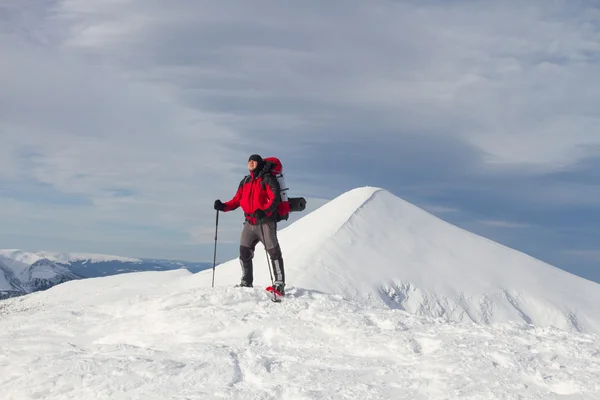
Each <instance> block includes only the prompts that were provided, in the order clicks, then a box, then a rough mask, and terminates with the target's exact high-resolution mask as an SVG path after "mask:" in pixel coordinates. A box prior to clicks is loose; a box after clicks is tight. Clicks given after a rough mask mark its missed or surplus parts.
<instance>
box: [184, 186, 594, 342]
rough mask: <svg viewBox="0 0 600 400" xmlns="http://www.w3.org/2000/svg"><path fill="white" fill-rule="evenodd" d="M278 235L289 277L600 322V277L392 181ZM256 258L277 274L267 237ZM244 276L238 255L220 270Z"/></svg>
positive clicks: (435, 307) (332, 289)
mask: <svg viewBox="0 0 600 400" xmlns="http://www.w3.org/2000/svg"><path fill="white" fill-rule="evenodd" d="M232 214H233V213H232ZM224 218H240V215H235V216H234V215H231V214H230V215H227V216H224ZM279 238H280V242H281V246H282V250H283V254H284V265H285V268H286V278H287V283H288V285H292V286H296V287H303V288H310V289H315V290H319V291H323V292H327V293H335V294H341V295H344V296H346V297H348V298H352V299H356V300H361V301H367V302H370V303H373V304H379V305H382V306H390V307H398V308H402V309H405V310H407V311H409V312H412V313H415V314H421V315H427V316H439V317H443V318H445V319H447V320H452V321H463V320H472V321H475V322H478V323H485V324H487V323H495V322H500V321H511V320H517V321H526V322H531V323H533V324H536V325H542V326H547V325H553V326H557V327H559V328H563V329H571V330H580V331H594V332H600V307H598V304H600V285H598V284H597V283H594V282H591V281H588V280H585V279H583V278H580V277H577V276H575V275H573V274H570V273H568V272H565V271H563V270H561V269H558V268H556V267H553V266H551V265H548V264H546V263H544V262H541V261H539V260H537V259H534V258H532V257H530V256H528V255H526V254H523V253H522V252H519V251H516V250H513V249H510V248H508V247H506V246H503V245H500V244H498V243H496V242H493V241H491V240H488V239H486V238H483V237H481V236H478V235H476V234H473V233H471V232H468V231H465V230H464V229H461V228H459V227H457V226H454V225H452V224H450V223H447V222H445V221H443V220H441V219H440V218H438V217H436V216H434V215H432V214H430V213H428V212H426V211H424V210H422V209H420V208H418V207H416V206H415V205H413V204H411V203H409V202H407V201H405V200H403V199H400V198H398V197H397V196H395V195H393V194H392V193H390V192H389V191H387V190H383V189H379V188H359V189H355V190H351V191H349V192H347V193H344V194H343V195H341V196H339V197H338V198H336V199H334V200H332V201H331V202H329V203H327V204H326V205H324V206H322V207H321V208H319V209H317V210H315V211H314V212H312V213H310V214H308V215H306V216H304V217H303V218H301V219H299V220H298V221H297V222H295V223H293V224H291V225H290V226H288V227H287V228H285V229H283V230H282V231H280V232H279ZM254 260H255V271H254V274H255V284H256V285H267V284H270V275H269V270H268V266H267V263H266V255H265V252H264V250H263V248H262V246H261V245H260V244H259V246H258V248H257V251H256V252H255V259H254ZM211 277H212V271H204V272H201V273H199V274H198V276H197V277H196V279H197V280H198V282H197V283H198V284H199V285H210V279H211ZM239 278H240V266H239V262H238V260H231V261H229V262H226V263H224V264H222V265H220V266H219V267H218V269H217V270H216V283H217V284H220V285H231V284H235V283H237V282H238V281H239Z"/></svg>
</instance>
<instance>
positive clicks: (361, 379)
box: [0, 270, 600, 400]
mask: <svg viewBox="0 0 600 400" xmlns="http://www.w3.org/2000/svg"><path fill="white" fill-rule="evenodd" d="M196 281H197V279H196V277H195V276H192V275H190V273H189V272H188V271H186V270H176V271H169V272H142V273H135V274H126V275H115V276H110V277H105V278H95V279H86V280H79V281H71V282H67V283H64V284H62V285H59V286H56V287H54V288H51V289H49V290H47V291H44V292H38V293H34V294H31V295H28V296H24V297H19V298H15V299H10V300H7V301H3V302H0V321H1V322H0V324H1V325H0V327H1V329H0V387H1V388H2V398H3V399H7V400H30V399H40V398H43V399H45V400H58V399H61V400H62V399H92V398H93V399H116V400H119V399H148V400H159V399H160V400H164V399H218V398H222V399H244V400H245V399H328V400H330V399H417V400H418V399H522V400H529V399H532V400H533V399H544V400H554V399H571V400H573V399H579V400H588V399H589V400H591V399H598V398H600V344H599V343H600V340H599V339H600V337H599V336H598V335H590V334H582V333H568V332H566V331H560V330H557V329H551V328H534V327H531V326H529V325H527V324H500V325H498V326H496V327H490V326H485V325H475V324H472V323H466V322H465V323H445V322H443V321H442V320H439V319H438V320H436V319H432V318H429V317H420V316H414V315H412V314H409V313H407V312H404V311H401V310H398V309H390V308H384V307H376V306H373V305H369V304H368V303H359V302H354V301H349V300H344V299H343V298H341V297H340V296H336V295H329V294H324V293H320V292H317V291H314V290H310V289H308V288H296V289H292V290H290V293H289V295H288V297H287V298H286V299H285V300H284V301H283V302H282V303H280V304H274V303H272V302H270V301H269V299H268V294H267V293H266V292H265V291H264V290H262V289H261V288H254V289H246V288H244V289H238V288H233V287H223V286H219V287H215V288H211V287H197V285H196V284H195V283H196Z"/></svg>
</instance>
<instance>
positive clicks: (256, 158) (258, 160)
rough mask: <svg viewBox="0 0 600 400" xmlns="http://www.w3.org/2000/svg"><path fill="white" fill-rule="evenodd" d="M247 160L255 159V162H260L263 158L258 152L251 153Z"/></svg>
mask: <svg viewBox="0 0 600 400" xmlns="http://www.w3.org/2000/svg"><path fill="white" fill-rule="evenodd" d="M248 161H256V162H257V163H259V164H260V163H262V161H263V159H262V157H261V156H259V155H258V154H252V155H251V156H250V157H249V158H248Z"/></svg>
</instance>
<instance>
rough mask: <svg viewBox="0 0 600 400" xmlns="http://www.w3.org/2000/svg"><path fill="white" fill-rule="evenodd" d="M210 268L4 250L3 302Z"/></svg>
mask: <svg viewBox="0 0 600 400" xmlns="http://www.w3.org/2000/svg"><path fill="white" fill-rule="evenodd" d="M207 268H212V263H208V262H188V261H181V260H165V259H145V258H129V257H119V256H112V255H106V254H86V253H54V252H46V251H40V252H28V251H24V250H18V249H5V250H0V299H5V298H8V297H16V296H22V295H24V294H27V293H32V292H36V291H40V290H45V289H48V288H50V287H52V286H55V285H58V284H60V283H63V282H66V281H70V280H74V279H85V278H96V277H102V276H109V275H117V274H123V273H128V272H141V271H168V270H174V269H187V270H188V271H190V272H193V273H196V272H199V271H202V270H204V269H207Z"/></svg>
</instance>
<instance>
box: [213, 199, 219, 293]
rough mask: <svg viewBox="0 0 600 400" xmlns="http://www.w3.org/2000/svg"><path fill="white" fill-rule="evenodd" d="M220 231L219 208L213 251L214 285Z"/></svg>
mask: <svg viewBox="0 0 600 400" xmlns="http://www.w3.org/2000/svg"><path fill="white" fill-rule="evenodd" d="M218 231H219V210H217V222H216V224H215V250H214V252H213V275H212V286H211V287H215V266H216V265H217V232H218Z"/></svg>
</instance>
